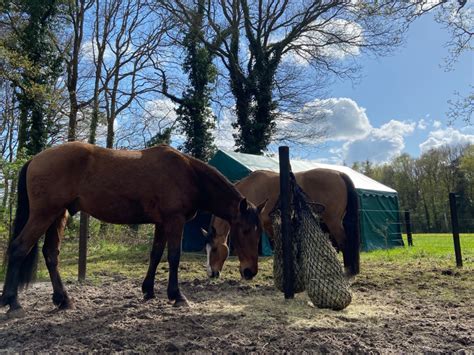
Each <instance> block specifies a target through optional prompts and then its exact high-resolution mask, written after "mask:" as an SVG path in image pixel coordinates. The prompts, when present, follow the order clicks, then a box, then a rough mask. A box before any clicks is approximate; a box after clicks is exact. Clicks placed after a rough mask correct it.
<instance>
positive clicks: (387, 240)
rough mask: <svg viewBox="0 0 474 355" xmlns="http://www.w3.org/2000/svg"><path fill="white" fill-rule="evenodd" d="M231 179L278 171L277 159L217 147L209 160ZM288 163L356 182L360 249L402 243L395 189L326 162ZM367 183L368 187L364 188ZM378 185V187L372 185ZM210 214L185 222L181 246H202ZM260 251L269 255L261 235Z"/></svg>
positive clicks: (299, 168) (266, 240) (266, 239)
mask: <svg viewBox="0 0 474 355" xmlns="http://www.w3.org/2000/svg"><path fill="white" fill-rule="evenodd" d="M209 165H211V166H214V167H215V168H216V169H217V170H219V171H220V172H221V173H222V174H224V175H225V176H226V177H227V178H228V179H229V180H230V181H232V182H236V181H238V180H240V179H242V178H244V177H246V176H247V175H249V174H250V173H251V172H252V171H255V170H272V171H277V172H278V168H279V164H278V159H277V158H274V157H265V156H258V155H250V154H242V153H236V152H227V151H222V150H219V151H217V153H216V154H215V156H214V157H213V158H212V159H211V160H210V161H209ZM291 166H292V169H293V171H294V172H297V171H304V170H309V169H312V168H317V167H324V168H334V170H340V171H341V169H343V170H342V171H343V172H344V173H346V174H347V175H349V177H350V178H351V179H352V181H353V182H354V184H355V186H356V190H357V193H358V195H359V204H360V206H359V208H360V210H359V215H360V231H361V240H362V250H365V251H368V250H374V249H386V248H392V247H396V246H402V245H403V240H402V237H401V225H400V213H399V206H398V195H397V193H396V191H395V190H393V189H390V188H388V187H386V186H384V185H381V184H379V183H377V182H375V181H374V180H372V179H370V178H368V177H366V176H363V175H362V174H360V173H358V172H355V171H353V170H352V169H349V168H347V167H337V166H328V165H324V164H318V163H314V162H308V161H297V160H292V161H291ZM364 186H365V187H367V186H368V187H370V188H364ZM374 186H375V187H377V186H379V187H380V190H376V189H374ZM209 220H210V217H209V215H207V216H201V214H199V215H198V217H197V218H196V219H195V220H193V221H192V222H190V223H188V225H187V226H186V229H185V233H184V241H183V249H184V250H186V251H198V250H202V249H203V247H204V239H203V238H202V237H201V236H200V235H196V234H197V233H199V234H200V232H199V230H200V228H201V227H203V228H205V229H207V227H208V225H209ZM260 247H261V249H260V250H261V253H262V255H271V246H270V243H269V241H268V238H267V237H266V236H265V235H264V236H262V242H261V246H260Z"/></svg>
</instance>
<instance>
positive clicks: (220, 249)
mask: <svg viewBox="0 0 474 355" xmlns="http://www.w3.org/2000/svg"><path fill="white" fill-rule="evenodd" d="M295 177H296V182H297V183H298V185H299V186H301V187H302V189H303V190H304V191H305V192H306V194H307V195H308V196H309V198H310V199H311V200H312V201H314V202H317V203H319V204H322V205H323V206H324V207H325V208H324V211H323V212H322V214H321V217H322V221H323V222H324V225H323V229H324V230H325V231H326V232H329V234H330V237H331V241H332V243H333V245H334V247H335V248H336V249H337V250H338V251H339V250H342V253H343V257H344V266H345V268H346V273H347V275H349V276H353V275H356V274H358V273H359V248H360V232H359V217H358V207H359V200H358V196H357V193H356V191H355V188H354V184H353V183H352V181H351V179H350V178H349V177H348V176H347V175H346V174H344V173H342V172H339V171H335V170H329V169H312V170H308V171H304V172H299V173H295ZM235 186H236V187H237V189H238V190H239V191H240V192H241V193H242V195H244V196H245V197H247V198H248V200H249V201H251V202H253V203H258V202H260V201H262V200H265V199H266V200H268V203H267V208H265V209H264V210H263V211H262V213H261V215H260V219H261V221H262V224H263V228H264V229H265V231H266V232H267V234H268V235H269V237H270V238H271V239H273V227H272V223H271V220H270V217H269V213H270V211H271V210H272V209H273V207H274V206H275V204H276V202H277V199H278V196H279V191H280V177H279V174H278V173H275V172H272V171H266V170H257V171H254V172H253V173H251V174H250V175H249V176H247V177H246V178H244V179H242V180H240V181H239V182H237V184H236V185H235ZM211 224H212V227H211V231H210V232H209V233H207V236H208V244H207V245H206V250H207V253H208V258H207V260H208V265H207V269H208V275H209V276H211V277H215V276H218V275H219V273H220V271H221V270H222V267H223V265H224V262H225V260H226V258H227V256H228V253H229V248H228V246H227V237H228V234H229V224H228V223H227V222H226V221H224V220H222V219H221V218H219V216H216V217H213V221H212V222H211ZM258 238H260V235H258Z"/></svg>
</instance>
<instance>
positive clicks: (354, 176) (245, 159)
mask: <svg viewBox="0 0 474 355" xmlns="http://www.w3.org/2000/svg"><path fill="white" fill-rule="evenodd" d="M223 152H224V153H225V154H227V155H228V156H230V157H232V158H233V159H235V160H237V161H238V162H240V163H241V164H243V165H245V166H246V167H247V168H249V169H250V170H251V171H255V170H271V171H275V172H279V171H280V168H279V161H278V157H265V156H260V155H252V154H244V153H236V152H231V151H223ZM290 163H291V169H292V171H293V172H295V173H297V172H299V171H306V170H310V169H315V168H324V169H332V170H337V171H341V172H343V173H345V174H346V175H347V176H349V177H350V178H351V180H352V182H353V183H354V187H355V188H356V189H363V190H372V191H382V192H389V193H397V191H396V190H394V189H392V188H390V187H388V186H385V185H384V184H381V183H380V182H378V181H375V180H374V179H371V178H369V177H367V176H365V175H364V174H361V173H359V172H357V171H355V170H352V169H351V168H349V167H347V166H341V165H330V164H322V163H317V162H315V161H307V160H295V159H291V160H290Z"/></svg>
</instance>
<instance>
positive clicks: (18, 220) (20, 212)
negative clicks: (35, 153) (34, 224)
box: [5, 161, 38, 288]
mask: <svg viewBox="0 0 474 355" xmlns="http://www.w3.org/2000/svg"><path fill="white" fill-rule="evenodd" d="M30 162H31V161H28V162H26V163H25V165H23V167H22V168H21V170H20V174H19V176H18V188H17V198H18V203H17V207H16V214H15V221H14V224H13V233H12V235H11V236H10V240H9V242H8V252H7V253H6V257H5V264H7V263H6V261H8V260H7V259H8V257H9V256H10V255H11V253H12V244H13V241H14V240H15V239H16V238H18V236H19V235H20V233H21V231H22V230H23V228H24V227H25V224H26V222H27V221H28V217H29V215H30V202H29V199H28V191H27V189H26V172H27V170H28V166H29V165H30ZM37 264H38V243H36V244H35V245H34V246H33V248H32V249H31V251H30V252H29V254H28V255H27V256H26V257H25V258H24V259H23V261H22V263H21V265H20V269H19V273H18V285H19V287H20V288H22V287H25V286H28V284H29V283H30V282H31V281H32V280H33V279H34V277H35V275H36V269H37Z"/></svg>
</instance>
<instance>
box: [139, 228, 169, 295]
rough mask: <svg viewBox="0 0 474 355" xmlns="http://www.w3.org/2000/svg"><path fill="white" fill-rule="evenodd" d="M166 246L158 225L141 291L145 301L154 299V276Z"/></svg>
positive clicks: (163, 235)
mask: <svg viewBox="0 0 474 355" xmlns="http://www.w3.org/2000/svg"><path fill="white" fill-rule="evenodd" d="M165 246H166V236H165V234H164V233H163V230H162V228H160V226H159V225H157V224H156V225H155V238H154V240H153V246H152V248H151V253H150V265H149V266H148V272H147V274H146V277H145V280H143V284H142V291H143V297H144V298H145V300H149V299H151V298H154V297H155V291H154V287H155V275H156V268H157V267H158V264H159V263H160V260H161V257H162V255H163V251H164V250H165Z"/></svg>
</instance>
